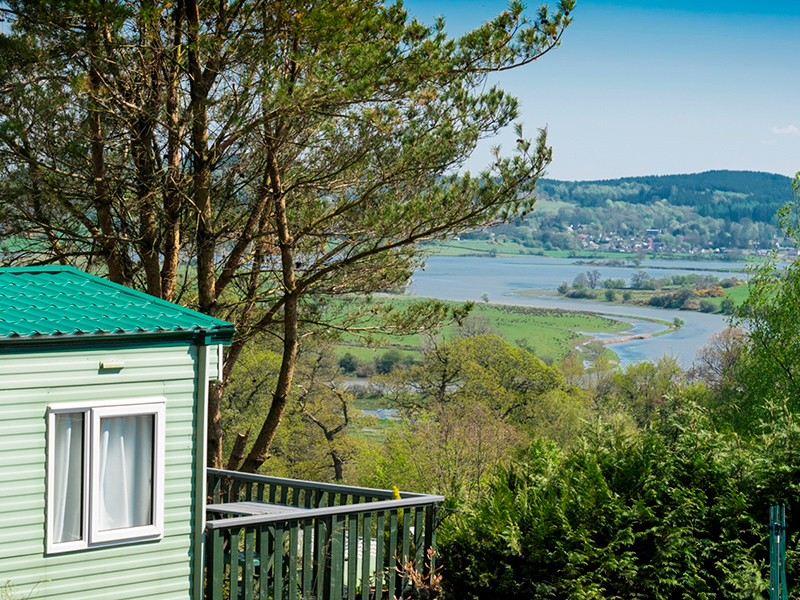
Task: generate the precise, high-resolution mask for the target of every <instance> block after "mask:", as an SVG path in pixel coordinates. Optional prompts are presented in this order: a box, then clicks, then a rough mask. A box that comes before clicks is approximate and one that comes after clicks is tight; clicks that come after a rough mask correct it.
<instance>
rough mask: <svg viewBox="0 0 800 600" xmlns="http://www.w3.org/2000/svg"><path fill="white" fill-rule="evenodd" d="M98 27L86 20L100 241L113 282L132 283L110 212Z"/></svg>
mask: <svg viewBox="0 0 800 600" xmlns="http://www.w3.org/2000/svg"><path fill="white" fill-rule="evenodd" d="M98 35H99V33H98V27H97V24H96V23H93V22H89V23H87V45H88V47H89V51H90V53H91V56H90V58H89V87H90V91H89V94H90V95H89V102H88V106H89V143H90V146H91V158H92V180H93V183H94V197H93V201H94V208H95V211H97V221H98V225H99V226H100V239H99V240H97V241H98V243H99V245H100V248H101V249H102V253H103V258H104V259H105V262H106V265H107V267H108V277H109V279H111V281H113V282H114V283H119V284H121V285H125V286H129V285H130V278H129V277H128V274H127V273H126V272H125V267H124V265H123V262H122V258H121V256H120V252H119V248H118V247H117V243H116V241H115V235H116V234H115V231H116V228H115V226H114V219H113V216H112V212H111V196H110V194H109V191H108V181H107V180H106V161H105V143H104V140H103V123H102V119H101V116H100V110H101V106H100V103H99V101H98V98H99V97H100V89H101V87H102V77H101V75H100V71H99V66H98V61H99V57H98V52H99V44H98V41H97V38H98Z"/></svg>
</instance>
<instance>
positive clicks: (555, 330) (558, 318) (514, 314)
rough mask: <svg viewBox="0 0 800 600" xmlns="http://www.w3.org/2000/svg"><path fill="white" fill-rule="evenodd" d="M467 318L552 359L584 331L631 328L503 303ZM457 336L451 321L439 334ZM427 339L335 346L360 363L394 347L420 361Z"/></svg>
mask: <svg viewBox="0 0 800 600" xmlns="http://www.w3.org/2000/svg"><path fill="white" fill-rule="evenodd" d="M378 301H380V298H378ZM392 301H393V302H398V301H401V302H405V301H408V302H410V301H411V299H408V300H406V299H399V300H398V299H396V298H393V299H392ZM453 304H457V303H453ZM468 319H469V320H470V321H471V322H472V324H473V325H479V326H480V327H481V328H482V329H487V330H488V331H491V332H493V333H496V334H497V335H499V336H501V337H502V338H504V339H505V340H507V341H508V342H509V343H511V344H515V345H517V346H519V347H521V348H525V349H527V350H529V351H530V352H533V353H534V354H535V355H536V356H538V357H539V358H543V359H552V360H554V361H558V360H561V359H563V358H564V357H565V356H566V355H567V354H569V353H570V352H571V351H572V349H573V347H574V346H575V345H577V344H579V343H581V342H583V341H585V340H587V339H590V337H591V336H589V335H585V334H587V333H601V332H603V333H605V332H622V331H625V330H626V329H628V328H629V327H630V326H629V325H628V324H627V323H623V322H620V321H617V320H614V319H608V318H606V317H602V316H599V315H595V314H591V313H582V312H575V311H565V310H554V309H544V308H535V307H528V306H510V305H502V304H498V305H495V304H476V305H475V306H474V308H473V310H472V313H471V314H470V317H468ZM459 335H460V331H459V326H458V325H456V324H450V325H447V326H445V327H444V328H443V329H442V331H441V332H440V333H439V334H438V337H439V338H440V339H445V340H448V339H454V338H456V337H458V336H459ZM428 339H429V338H428V336H424V335H413V336H404V337H397V338H387V339H386V340H384V343H383V344H382V345H381V347H380V348H369V347H364V346H363V345H361V344H359V343H358V342H357V341H356V340H355V339H354V338H347V337H345V338H344V339H343V340H342V341H341V342H340V344H339V345H338V346H337V353H338V355H339V356H340V357H341V356H343V355H344V354H345V353H347V352H349V353H351V354H353V355H354V356H356V357H357V358H359V359H360V360H361V361H362V362H370V361H372V360H373V359H374V358H375V356H376V355H379V354H381V353H383V352H385V351H386V349H388V348H393V349H397V350H398V351H399V352H400V353H401V354H403V355H404V356H405V357H408V359H410V360H419V357H420V353H421V351H422V350H423V349H424V348H425V346H426V344H427V343H428Z"/></svg>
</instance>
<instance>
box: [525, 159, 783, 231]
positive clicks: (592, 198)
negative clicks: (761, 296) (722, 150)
mask: <svg viewBox="0 0 800 600" xmlns="http://www.w3.org/2000/svg"><path fill="white" fill-rule="evenodd" d="M791 188H792V180H791V179H790V178H789V177H786V176H784V175H775V174H772V173H759V172H754V171H706V172H704V173H694V174H691V175H650V176H646V177H625V178H622V179H607V180H601V181H558V180H553V179H541V180H539V182H538V183H537V185H536V190H537V194H538V195H539V197H540V198H548V199H551V200H562V201H566V202H570V203H576V204H579V205H580V206H584V207H595V206H603V205H604V204H606V201H607V200H613V201H623V202H629V203H632V204H651V203H654V202H656V201H658V200H666V201H667V202H668V203H669V204H671V205H673V206H689V207H692V208H694V209H695V211H696V212H697V213H698V214H699V215H701V216H704V217H713V218H715V219H726V220H730V221H733V222H740V221H741V220H742V219H745V218H747V219H751V220H752V221H756V222H759V221H760V222H766V223H773V224H774V223H775V214H776V213H777V211H778V209H779V208H780V207H781V206H783V205H784V204H786V202H787V201H789V200H790V199H791V197H792V194H791Z"/></svg>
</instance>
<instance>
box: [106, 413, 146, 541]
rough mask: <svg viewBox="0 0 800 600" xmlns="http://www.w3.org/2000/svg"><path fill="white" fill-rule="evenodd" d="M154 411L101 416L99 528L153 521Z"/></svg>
mask: <svg viewBox="0 0 800 600" xmlns="http://www.w3.org/2000/svg"><path fill="white" fill-rule="evenodd" d="M154 421H155V416H154V415H138V416H126V417H106V418H102V419H100V456H99V464H100V472H99V484H100V489H99V490H98V496H99V498H98V500H99V503H100V511H99V516H100V522H99V523H95V524H94V526H96V527H97V529H98V530H99V531H107V530H109V529H122V528H126V527H138V526H141V525H151V524H153V511H152V509H153V430H154Z"/></svg>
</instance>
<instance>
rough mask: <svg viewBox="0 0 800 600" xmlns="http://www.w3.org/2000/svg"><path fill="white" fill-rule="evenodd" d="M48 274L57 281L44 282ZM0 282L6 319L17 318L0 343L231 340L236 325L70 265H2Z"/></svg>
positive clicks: (1, 299) (0, 296)
mask: <svg viewBox="0 0 800 600" xmlns="http://www.w3.org/2000/svg"><path fill="white" fill-rule="evenodd" d="M44 273H51V274H52V275H53V277H50V278H47V279H46V280H43V279H42V278H41V277H40V275H42V274H44ZM8 275H12V276H13V277H8ZM0 280H2V285H0V304H5V305H6V306H5V307H4V308H5V314H6V315H8V316H12V315H13V316H12V319H11V321H8V320H5V319H4V320H3V321H4V323H3V324H4V326H5V327H4V329H5V333H4V334H0V339H2V338H5V339H8V338H9V337H15V338H20V337H21V338H37V337H46V336H57V337H62V336H67V337H70V336H78V335H80V336H83V335H87V334H88V335H90V336H91V335H93V334H112V335H119V334H139V333H156V334H158V333H160V332H164V333H168V332H184V333H187V334H190V333H191V332H193V331H194V332H202V331H205V332H206V333H207V334H211V335H214V336H219V335H221V336H222V337H221V338H220V339H225V338H227V339H228V340H230V336H231V335H232V334H233V325H232V324H231V323H228V322H226V321H223V320H222V319H218V318H216V317H211V316H209V315H206V314H203V313H200V312H198V311H195V310H192V309H190V308H187V307H184V306H180V305H179V304H173V303H171V302H168V301H166V300H162V299H161V298H157V297H155V296H151V295H150V294H147V293H144V292H141V291H139V290H135V289H131V288H127V287H125V286H122V285H119V284H117V283H114V282H111V281H108V280H106V279H103V278H102V277H98V276H96V275H92V274H90V273H86V272H84V271H81V270H80V269H77V268H75V267H73V266H70V265H56V266H36V267H1V268H0ZM3 287H5V288H6V290H7V291H6V293H3V289H2V288H3ZM81 288H83V289H81ZM15 304H17V306H15ZM53 313H55V316H54V315H53ZM137 313H138V315H139V316H138V317H137V316H134V317H130V316H128V315H129V314H131V315H137ZM147 321H152V323H147ZM143 323H144V324H145V326H144V327H143V326H142V325H143ZM147 325H149V326H147ZM21 326H22V327H21ZM60 326H62V327H60ZM23 330H27V332H25V331H23Z"/></svg>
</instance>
